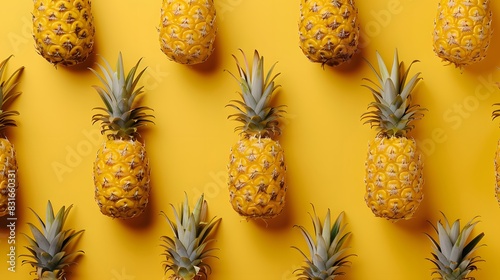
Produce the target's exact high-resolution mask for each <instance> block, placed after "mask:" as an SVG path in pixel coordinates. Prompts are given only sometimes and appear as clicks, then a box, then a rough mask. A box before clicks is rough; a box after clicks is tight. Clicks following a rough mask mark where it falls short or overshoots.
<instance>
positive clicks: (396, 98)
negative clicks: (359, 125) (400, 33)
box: [361, 50, 425, 137]
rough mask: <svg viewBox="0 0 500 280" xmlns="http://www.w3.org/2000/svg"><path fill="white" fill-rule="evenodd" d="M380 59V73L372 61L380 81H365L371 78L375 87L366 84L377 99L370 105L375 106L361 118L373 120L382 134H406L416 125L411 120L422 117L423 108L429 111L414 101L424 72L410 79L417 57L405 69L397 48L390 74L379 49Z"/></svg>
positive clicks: (374, 125) (373, 124)
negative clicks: (408, 78) (417, 85)
mask: <svg viewBox="0 0 500 280" xmlns="http://www.w3.org/2000/svg"><path fill="white" fill-rule="evenodd" d="M377 60H378V66H379V71H378V72H377V70H376V69H375V68H374V67H373V65H372V64H370V62H368V64H369V65H370V68H371V69H372V70H373V72H374V73H375V75H376V76H377V83H376V82H373V81H372V80H370V79H366V78H365V79H364V80H367V81H369V82H370V83H372V84H373V86H369V85H363V86H365V87H367V88H368V89H369V90H370V91H371V92H372V94H373V97H374V98H375V101H374V102H371V103H370V104H369V105H368V108H373V110H371V111H368V112H365V113H364V114H363V115H362V116H361V119H364V120H365V122H364V124H366V123H369V124H370V126H371V127H375V128H376V129H377V130H378V133H379V134H380V135H382V136H396V137H401V136H406V133H407V132H409V131H410V130H412V129H413V127H414V126H413V125H412V124H411V123H412V122H413V121H414V120H418V119H421V118H422V117H423V113H422V111H424V110H425V109H424V108H421V107H420V105H418V104H411V98H412V95H411V94H412V91H413V89H414V88H415V85H416V84H417V82H418V81H420V80H421V79H422V78H421V77H419V75H420V72H419V73H417V74H415V75H414V76H413V77H411V79H410V80H409V81H408V82H407V81H406V80H407V77H408V73H409V71H410V68H411V66H412V65H413V63H415V62H418V60H414V61H413V62H412V63H411V64H410V66H408V69H407V70H405V67H404V63H403V62H399V58H398V52H397V50H396V51H395V52H394V59H393V64H392V69H391V72H390V73H389V71H388V69H387V66H386V65H385V63H384V61H383V59H382V57H381V56H380V54H379V53H378V52H377Z"/></svg>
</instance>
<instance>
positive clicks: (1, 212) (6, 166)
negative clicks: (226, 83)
mask: <svg viewBox="0 0 500 280" xmlns="http://www.w3.org/2000/svg"><path fill="white" fill-rule="evenodd" d="M10 170H14V171H15V172H16V173H17V160H16V151H15V149H14V145H12V143H11V142H10V141H9V140H7V139H5V138H0V217H3V216H5V215H7V214H8V213H9V209H8V200H9V188H8V186H9V171H10ZM17 188H18V182H17V180H15V190H16V191H17Z"/></svg>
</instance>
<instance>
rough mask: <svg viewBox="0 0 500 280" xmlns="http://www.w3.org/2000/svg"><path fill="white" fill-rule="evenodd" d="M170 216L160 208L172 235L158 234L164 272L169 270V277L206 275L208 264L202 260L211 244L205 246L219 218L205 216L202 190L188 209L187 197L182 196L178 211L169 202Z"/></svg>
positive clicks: (174, 279)
mask: <svg viewBox="0 0 500 280" xmlns="http://www.w3.org/2000/svg"><path fill="white" fill-rule="evenodd" d="M172 209H173V211H174V217H175V219H174V220H171V219H170V218H168V216H167V215H166V214H165V213H164V212H162V214H163V215H164V216H165V218H166V219H167V222H168V224H169V225H170V229H171V230H172V232H173V233H174V237H168V236H162V237H161V239H162V241H164V242H165V244H163V245H162V246H163V247H164V248H165V253H164V254H163V255H165V256H166V261H165V262H164V264H165V274H166V273H167V272H168V271H172V272H173V275H171V276H170V277H169V279H172V280H192V279H206V278H207V276H208V273H210V271H211V270H210V266H209V265H208V264H207V263H204V261H205V260H206V259H207V258H211V257H215V256H214V255H211V252H212V251H213V250H215V249H214V248H210V249H208V248H207V245H208V243H210V242H212V241H214V239H211V238H210V236H211V235H212V234H213V232H214V230H215V228H216V227H217V226H218V224H219V222H220V220H221V219H220V218H219V219H216V218H215V217H214V218H212V219H210V220H208V219H207V211H208V210H207V202H206V201H205V200H204V195H203V194H202V195H201V196H200V198H199V199H198V201H197V202H196V205H195V207H194V209H193V211H191V209H190V208H189V203H188V198H187V196H186V197H185V200H184V203H183V204H181V206H180V208H179V212H177V211H176V209H175V207H173V206H172Z"/></svg>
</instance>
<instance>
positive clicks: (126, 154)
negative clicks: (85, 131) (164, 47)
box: [90, 53, 152, 219]
mask: <svg viewBox="0 0 500 280" xmlns="http://www.w3.org/2000/svg"><path fill="white" fill-rule="evenodd" d="M103 60H104V63H105V66H102V65H100V64H97V65H98V66H99V68H100V69H101V71H102V73H103V76H100V75H99V74H98V73H97V72H96V71H95V70H93V69H90V70H91V71H92V72H93V73H94V74H95V75H96V76H97V77H99V79H100V81H101V82H102V83H103V87H100V86H94V88H95V89H96V91H97V92H98V93H99V96H100V97H101V99H102V101H103V102H104V104H105V106H106V107H104V108H103V107H99V108H96V109H98V110H100V111H102V113H98V114H95V115H94V116H93V118H92V120H93V123H96V122H100V123H101V133H102V134H103V135H106V138H107V139H106V141H105V142H104V143H103V144H102V146H101V147H100V148H99V150H98V152H97V158H96V160H95V162H94V184H95V200H96V202H97V204H98V205H99V208H100V210H101V212H102V213H103V214H104V215H107V216H110V217H113V218H122V219H126V218H133V217H135V216H138V215H140V214H141V213H142V212H143V211H144V209H145V208H146V205H147V203H148V198H149V181H150V168H149V159H148V157H147V155H146V148H145V146H144V145H143V144H142V143H141V142H139V141H138V137H139V133H138V129H139V128H140V127H142V126H144V125H146V124H147V123H152V121H151V120H150V118H151V117H152V115H149V114H147V113H146V111H148V110H151V109H150V108H149V107H146V106H136V104H135V103H136V102H137V97H138V96H139V95H140V94H141V93H143V91H142V87H139V88H136V86H137V84H138V82H139V79H140V78H141V76H142V74H143V73H144V71H145V70H146V68H144V69H143V70H142V71H141V72H139V74H138V75H137V77H135V74H136V71H137V68H138V67H139V63H140V62H141V60H139V61H138V62H137V64H136V65H135V66H134V67H132V69H130V71H129V72H128V74H127V75H125V72H124V67H123V59H122V55H121V53H120V54H119V56H118V62H117V66H116V71H114V70H113V69H112V68H111V66H110V65H109V63H108V62H107V61H106V60H105V59H103Z"/></svg>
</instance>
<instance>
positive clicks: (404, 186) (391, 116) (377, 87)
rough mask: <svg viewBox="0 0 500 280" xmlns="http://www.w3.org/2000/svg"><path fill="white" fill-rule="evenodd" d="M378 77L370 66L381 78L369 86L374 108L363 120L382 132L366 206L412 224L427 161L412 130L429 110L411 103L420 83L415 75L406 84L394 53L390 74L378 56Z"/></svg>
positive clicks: (372, 151)
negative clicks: (412, 136) (424, 112)
mask: <svg viewBox="0 0 500 280" xmlns="http://www.w3.org/2000/svg"><path fill="white" fill-rule="evenodd" d="M377 59H378V66H379V72H377V70H375V68H374V67H373V66H372V65H371V64H370V67H371V68H372V70H373V71H374V72H375V74H376V76H377V82H378V83H375V82H373V81H371V80H369V79H366V80H367V81H369V82H371V83H372V84H373V86H371V85H365V86H366V87H367V88H368V89H369V90H370V91H371V92H372V94H373V97H374V98H375V101H374V102H372V103H370V105H369V106H368V108H369V109H370V108H372V109H373V110H370V111H368V112H366V113H364V114H363V115H362V119H364V120H365V122H364V123H368V124H370V125H371V127H375V128H376V129H377V130H378V134H377V136H376V137H375V139H373V140H372V141H370V143H369V144H368V155H367V159H366V162H365V169H366V176H365V184H366V193H365V201H366V204H367V205H368V207H370V208H371V210H372V211H373V213H374V214H375V216H377V217H384V218H386V219H388V220H392V221H398V220H400V219H410V218H411V217H412V215H413V214H414V213H415V211H416V210H417V208H418V206H419V205H420V202H421V200H422V199H423V193H422V187H423V182H424V179H423V159H422V155H421V153H420V151H419V150H418V148H417V144H416V141H415V140H414V139H413V138H411V137H407V133H408V132H409V131H410V130H411V129H412V128H413V127H414V126H413V125H412V122H413V121H414V120H417V119H420V118H421V117H422V116H423V113H422V111H423V110H425V109H423V108H421V107H420V106H419V105H417V104H411V103H412V100H411V99H412V95H411V94H412V91H413V89H414V88H415V85H416V84H417V83H418V81H419V80H421V78H420V77H419V75H420V73H417V74H416V75H414V76H413V77H411V79H410V80H409V81H407V77H408V73H409V70H410V68H411V65H412V64H413V63H414V62H416V61H413V62H412V63H411V64H410V66H409V67H408V69H407V70H405V66H404V64H403V62H401V63H399V58H398V53H397V50H396V51H395V53H394V60H393V65H392V70H391V72H390V73H389V71H388V69H387V67H386V65H385V64H384V61H383V60H382V57H381V56H380V54H379V53H378V52H377Z"/></svg>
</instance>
